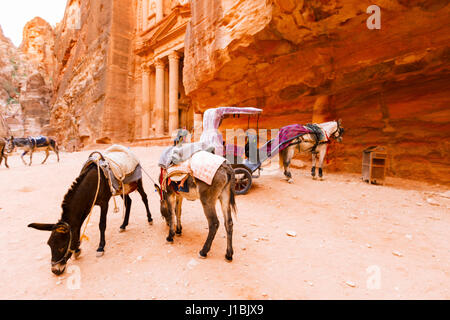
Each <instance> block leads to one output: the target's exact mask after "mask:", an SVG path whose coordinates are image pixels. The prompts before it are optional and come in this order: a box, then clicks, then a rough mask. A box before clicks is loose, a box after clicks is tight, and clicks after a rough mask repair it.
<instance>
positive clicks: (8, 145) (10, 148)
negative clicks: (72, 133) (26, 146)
mask: <svg viewBox="0 0 450 320" xmlns="http://www.w3.org/2000/svg"><path fill="white" fill-rule="evenodd" d="M5 141H6V145H5V150H6V152H7V153H11V152H13V151H14V137H13V136H11V138H9V139H8V138H5Z"/></svg>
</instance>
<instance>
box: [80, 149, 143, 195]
mask: <svg viewBox="0 0 450 320" xmlns="http://www.w3.org/2000/svg"><path fill="white" fill-rule="evenodd" d="M92 163H95V164H96V165H97V164H98V165H99V167H100V169H101V170H102V171H103V174H104V175H105V177H106V179H107V180H108V183H109V186H110V189H111V193H112V194H113V196H116V195H121V194H128V193H130V192H132V191H133V190H131V189H130V186H129V185H130V184H131V183H133V182H137V181H138V180H140V179H141V178H142V168H141V165H140V163H139V160H138V159H137V157H136V156H135V155H134V154H133V153H132V152H131V150H130V149H128V148H126V147H124V146H121V145H117V144H116V145H113V146H111V147H109V148H108V149H106V150H105V151H103V152H100V151H95V152H93V153H91V155H90V156H89V158H88V160H87V161H86V163H85V164H84V165H83V168H82V169H81V173H83V172H84V171H85V170H86V169H87V168H88V167H89V165H91V164H92Z"/></svg>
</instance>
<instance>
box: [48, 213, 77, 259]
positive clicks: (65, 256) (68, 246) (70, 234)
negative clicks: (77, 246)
mask: <svg viewBox="0 0 450 320" xmlns="http://www.w3.org/2000/svg"><path fill="white" fill-rule="evenodd" d="M58 224H62V225H64V226H65V227H67V228H68V229H69V244H68V245H67V250H66V253H65V254H64V256H63V257H62V258H61V259H59V260H58V261H56V262H53V261H52V266H55V265H57V264H59V263H61V262H62V261H64V262H67V260H68V258H69V254H72V253H74V252H75V250H71V249H70V247H71V246H72V228H71V227H70V224H68V223H67V222H65V221H60V222H58Z"/></svg>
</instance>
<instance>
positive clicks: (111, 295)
mask: <svg viewBox="0 0 450 320" xmlns="http://www.w3.org/2000/svg"><path fill="white" fill-rule="evenodd" d="M133 150H134V152H135V153H136V154H137V155H138V157H139V158H140V159H141V162H142V164H143V166H144V167H145V168H146V169H147V170H148V171H150V172H151V174H152V175H153V177H156V176H157V172H158V168H157V167H156V163H157V160H158V157H159V155H160V153H161V150H162V148H161V147H152V148H134V149H133ZM88 153H89V152H88V151H85V152H80V153H73V154H68V153H63V154H62V157H61V162H60V163H59V164H58V163H56V159H55V157H54V156H53V155H52V156H51V157H50V159H49V163H48V164H46V165H43V166H41V165H40V164H38V161H39V160H41V158H43V156H44V155H43V154H36V155H35V156H34V161H35V164H34V165H33V166H32V167H24V166H23V164H22V163H21V162H20V159H19V157H18V156H13V157H11V158H10V161H9V162H10V167H11V169H10V170H7V169H6V168H4V167H1V168H0V259H1V260H0V283H1V284H2V285H1V289H0V299H450V292H449V290H450V247H449V240H450V235H449V230H450V210H449V208H450V199H448V198H445V197H443V196H442V195H438V193H444V192H446V191H447V190H446V189H444V188H439V187H437V186H427V185H424V184H421V183H416V182H411V181H405V180H397V179H389V180H388V185H387V186H374V185H368V184H366V183H363V182H360V180H359V176H357V175H350V174H339V175H338V174H327V173H326V171H325V177H326V180H324V181H313V180H312V179H310V178H309V177H308V171H307V170H293V175H294V179H295V183H294V184H288V183H286V182H285V181H284V180H282V175H281V173H278V174H277V175H267V176H262V177H260V178H259V179H255V181H254V185H253V188H252V190H251V191H250V193H249V194H248V195H246V196H239V197H238V198H237V205H238V217H237V220H236V221H235V223H234V226H235V227H234V230H235V232H234V251H235V256H234V261H233V262H232V263H227V262H225V259H224V254H225V248H226V240H225V238H224V237H225V230H224V229H225V228H224V227H223V223H222V222H223V220H222V219H220V221H221V226H220V228H219V231H218V233H217V236H216V239H215V241H214V242H213V246H212V249H211V252H210V254H209V255H208V259H206V260H201V259H198V258H197V252H198V251H199V250H200V249H201V246H202V244H203V242H204V240H205V239H206V235H207V222H206V219H205V217H204V215H203V212H202V209H201V206H200V203H199V202H187V201H186V202H185V203H184V205H183V215H182V222H183V235H182V236H181V237H177V238H175V242H174V244H167V243H166V241H165V237H166V235H167V226H166V224H165V223H164V222H163V221H162V220H161V216H160V213H159V200H158V195H157V194H156V193H155V192H154V188H153V187H152V183H151V182H150V181H149V180H148V179H146V178H144V186H145V188H146V191H147V193H148V195H149V200H150V209H151V211H152V214H153V216H154V218H155V223H154V224H153V226H149V225H148V224H147V223H146V217H145V208H144V206H143V204H142V202H141V200H140V197H139V195H138V194H137V193H136V194H133V195H132V199H133V205H132V210H131V218H130V224H129V227H128V229H127V231H126V232H125V233H119V232H118V229H119V225H120V223H121V219H122V213H121V212H120V213H114V212H113V210H112V208H113V202H112V200H111V205H110V211H109V215H108V226H107V230H106V241H107V243H106V248H105V250H106V253H105V256H104V257H102V258H96V256H95V250H96V248H97V245H98V239H99V231H98V218H99V210H98V208H96V211H95V212H94V215H93V217H92V219H91V223H90V225H89V226H88V236H89V237H90V241H87V242H83V244H82V250H83V252H82V257H81V259H79V260H70V262H69V269H68V271H69V272H72V273H69V272H66V273H65V274H64V275H63V276H61V277H56V276H54V275H53V274H52V273H51V272H50V250H49V248H48V246H47V245H46V242H47V239H48V236H49V233H47V232H42V231H37V230H32V229H29V228H27V227H26V226H27V224H29V223H31V222H56V221H57V220H58V219H59V217H60V214H61V209H60V208H61V207H60V206H61V202H62V199H63V197H64V195H65V193H66V192H67V190H68V188H69V186H70V185H71V183H72V182H73V180H74V179H75V178H76V177H77V176H78V173H79V170H80V169H81V166H82V164H83V162H84V161H85V160H86V159H87V156H88ZM447 195H448V193H447ZM430 198H431V199H433V200H429V201H430V202H431V203H432V204H430V203H429V202H428V201H427V199H430ZM435 202H436V203H435ZM119 204H120V206H122V203H121V202H119ZM219 212H220V211H219ZM220 216H221V214H220ZM287 231H293V232H295V234H296V236H288V235H287V233H286V232H287ZM77 284H79V287H80V288H79V289H74V288H76V287H77Z"/></svg>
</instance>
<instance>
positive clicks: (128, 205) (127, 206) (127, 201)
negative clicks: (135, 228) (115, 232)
mask: <svg viewBox="0 0 450 320" xmlns="http://www.w3.org/2000/svg"><path fill="white" fill-rule="evenodd" d="M121 197H122V199H123V201H124V203H125V218H124V219H123V223H122V225H121V226H120V232H124V231H125V229H126V228H127V226H128V220H129V219H130V209H131V202H132V201H131V198H130V196H129V195H127V194H126V195H125V198H123V196H121Z"/></svg>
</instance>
